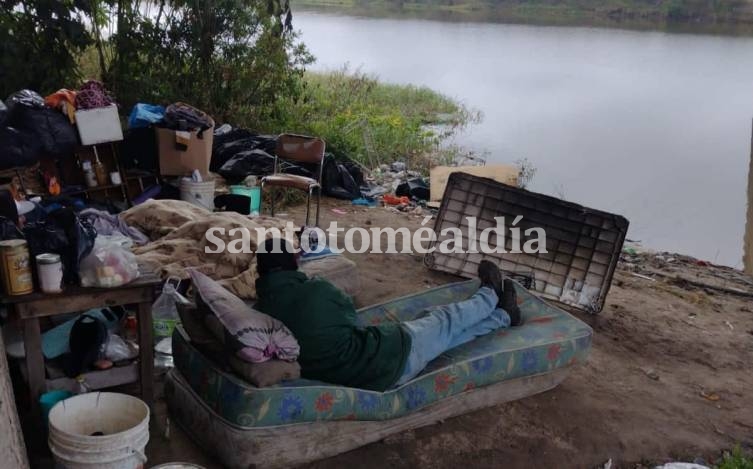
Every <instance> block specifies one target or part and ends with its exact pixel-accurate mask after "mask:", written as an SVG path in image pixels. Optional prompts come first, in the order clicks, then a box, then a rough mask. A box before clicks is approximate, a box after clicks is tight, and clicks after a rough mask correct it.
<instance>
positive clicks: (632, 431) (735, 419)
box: [149, 200, 753, 469]
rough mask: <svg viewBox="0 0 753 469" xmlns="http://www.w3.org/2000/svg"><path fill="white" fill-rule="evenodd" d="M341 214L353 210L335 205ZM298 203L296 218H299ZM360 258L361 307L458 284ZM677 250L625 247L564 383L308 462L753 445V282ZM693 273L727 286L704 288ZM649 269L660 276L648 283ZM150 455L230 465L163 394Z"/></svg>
mask: <svg viewBox="0 0 753 469" xmlns="http://www.w3.org/2000/svg"><path fill="white" fill-rule="evenodd" d="M333 208H334V209H336V210H337V211H341V212H345V213H336V212H334V211H333ZM301 213H302V210H301V208H299V207H296V208H295V209H292V210H289V214H290V215H289V216H291V217H293V218H294V219H295V220H296V221H299V222H300V221H301V219H302V216H301ZM421 219H422V217H421V216H418V215H409V214H403V213H393V212H392V211H390V210H388V209H384V208H362V207H352V206H351V205H350V204H348V203H344V202H336V201H329V200H328V201H325V202H323V206H322V222H323V223H322V224H323V225H324V226H326V225H328V224H329V222H330V221H333V220H337V221H338V222H339V223H340V225H341V226H343V227H345V228H347V227H348V226H362V227H365V228H369V227H370V226H374V227H386V226H393V227H398V226H406V227H408V228H411V229H416V228H418V227H419V225H420V222H421ZM348 257H349V258H351V259H352V260H353V261H355V262H356V263H357V264H358V267H359V274H360V278H361V292H360V293H359V294H358V295H357V297H356V301H357V303H358V304H359V305H368V304H372V303H377V302H383V301H385V300H388V299H390V298H393V297H397V296H401V295H404V294H407V293H411V292H415V291H418V290H421V289H425V288H430V287H433V286H437V285H441V284H444V283H447V282H451V281H455V280H457V278H456V277H452V276H449V275H442V274H438V273H435V272H431V271H428V270H427V269H426V268H425V267H424V266H423V264H422V262H421V261H422V259H421V257H420V256H417V255H416V256H413V255H408V254H394V255H387V254H381V255H373V254H361V255H352V254H349V255H348ZM700 264H701V265H699V263H698V262H697V261H696V260H695V259H692V258H687V257H684V256H677V255H668V254H661V255H655V254H642V253H640V252H639V253H636V254H635V255H629V254H628V255H625V256H624V259H623V261H621V262H620V265H619V267H618V271H617V272H616V274H615V277H614V282H613V284H612V288H611V290H610V293H609V296H608V298H607V301H606V306H605V308H604V310H603V311H602V312H601V314H599V315H597V316H590V315H587V314H582V313H574V314H575V315H576V316H578V317H579V318H580V319H582V320H583V321H585V322H587V323H588V324H590V325H591V326H592V327H593V329H594V342H593V350H592V353H591V355H590V358H589V359H588V362H587V363H586V364H585V365H584V366H580V367H578V368H576V369H574V370H573V371H572V374H571V375H570V376H569V378H567V379H566V380H565V381H564V382H563V383H562V384H561V385H560V386H559V387H557V388H555V389H554V390H551V391H549V392H546V393H543V394H539V395H536V396H532V397H529V398H526V399H522V400H520V401H517V402H513V403H508V404H504V405H500V406H497V407H493V408H489V409H485V410H481V411H478V412H474V413H471V414H467V415H464V416H460V417H456V418H453V419H448V420H446V421H444V422H443V423H441V424H437V425H433V426H429V427H424V428H421V429H418V430H415V431H411V432H407V433H405V434H402V435H399V436H396V437H391V438H388V439H387V440H384V441H382V442H379V443H375V444H371V445H368V446H365V447H363V448H360V449H356V450H354V451H351V452H349V453H346V454H342V455H339V456H336V457H333V458H329V459H326V460H322V461H318V462H316V463H313V464H310V465H309V467H311V468H316V469H329V468H339V467H354V466H358V467H361V468H380V469H381V468H382V467H384V466H385V464H389V465H390V466H392V467H406V468H407V467H432V468H456V467H460V466H462V465H467V464H472V465H473V467H480V468H487V467H488V468H491V467H495V468H496V467H505V468H530V467H541V468H593V467H602V466H603V465H604V463H605V462H606V461H608V460H609V459H612V460H613V463H614V465H613V466H612V467H613V468H614V467H616V468H635V467H653V465H654V464H656V463H662V462H666V461H670V460H678V459H680V460H685V461H691V462H692V461H693V460H696V459H698V458H700V459H703V460H705V461H707V462H709V463H712V462H713V461H715V460H717V459H718V458H719V456H720V454H721V451H722V450H724V449H729V448H732V447H733V446H735V445H736V444H740V445H741V446H742V447H743V449H744V450H746V451H748V452H750V451H751V450H753V298H752V297H744V296H739V295H734V294H729V293H722V290H721V289H723V288H727V289H737V290H745V291H748V292H753V280H749V279H746V278H744V277H742V275H741V274H739V273H737V272H735V271H732V270H731V269H726V268H718V267H715V266H710V265H703V264H704V263H703V262H701V263H700ZM678 275H679V276H681V277H683V278H685V279H687V280H690V281H691V282H694V281H697V282H702V283H709V284H712V285H716V286H717V287H718V288H703V287H698V286H696V285H694V284H692V283H689V282H687V281H682V280H680V281H678V280H675V279H674V278H673V277H675V276H678ZM645 277H651V278H645ZM160 410H161V411H160V412H159V413H158V415H157V416H156V417H157V418H156V427H155V428H153V431H152V435H153V436H152V439H151V441H150V445H149V456H150V461H149V463H150V464H158V463H161V462H165V461H171V460H172V461H176V460H178V461H192V462H195V463H197V464H201V465H203V466H205V467H207V468H215V467H220V466H218V465H217V462H216V459H215V458H213V457H212V456H209V455H206V454H203V453H202V452H201V450H199V449H198V448H196V447H195V446H194V445H193V444H192V443H191V442H190V441H189V440H187V437H186V435H185V433H183V432H182V431H181V430H180V429H178V428H176V427H175V426H173V427H172V428H171V429H170V438H169V439H165V438H164V436H162V435H161V433H162V432H163V430H164V422H165V411H164V403H161V405H160Z"/></svg>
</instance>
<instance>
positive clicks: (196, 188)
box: [180, 178, 214, 211]
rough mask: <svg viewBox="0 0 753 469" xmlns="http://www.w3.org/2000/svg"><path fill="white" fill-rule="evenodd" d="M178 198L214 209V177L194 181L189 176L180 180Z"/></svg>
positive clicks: (210, 209)
mask: <svg viewBox="0 0 753 469" xmlns="http://www.w3.org/2000/svg"><path fill="white" fill-rule="evenodd" d="M180 200H183V201H185V202H188V203H191V204H193V205H198V206H199V207H203V208H205V209H207V210H209V211H212V210H214V179H210V180H208V181H201V182H196V181H194V180H192V179H190V178H182V179H181V180H180Z"/></svg>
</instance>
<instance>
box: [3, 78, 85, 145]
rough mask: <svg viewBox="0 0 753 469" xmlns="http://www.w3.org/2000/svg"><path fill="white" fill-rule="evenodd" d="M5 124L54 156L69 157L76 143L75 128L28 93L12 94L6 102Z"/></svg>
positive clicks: (38, 97) (31, 92)
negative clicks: (28, 135) (31, 136)
mask: <svg viewBox="0 0 753 469" xmlns="http://www.w3.org/2000/svg"><path fill="white" fill-rule="evenodd" d="M6 105H7V106H8V118H7V121H6V122H5V124H6V125H8V126H12V127H15V128H16V129H18V130H19V131H21V132H24V133H30V134H33V135H34V136H35V137H36V139H37V141H38V143H39V145H40V146H41V149H42V150H43V151H44V152H46V153H48V154H50V155H55V156H61V155H66V154H69V153H71V152H72V151H73V148H74V147H75V146H76V145H77V144H78V134H77V132H76V128H75V127H74V126H73V125H72V124H71V123H70V122H69V121H68V118H67V117H65V116H64V115H63V114H62V113H60V112H59V111H56V110H55V109H51V108H49V107H47V106H45V105H44V99H42V97H41V96H39V94H37V93H36V92H34V91H30V90H21V91H17V92H16V93H13V94H12V95H10V96H9V97H8V100H7V101H6Z"/></svg>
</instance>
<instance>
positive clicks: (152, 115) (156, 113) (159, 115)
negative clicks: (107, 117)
mask: <svg viewBox="0 0 753 469" xmlns="http://www.w3.org/2000/svg"><path fill="white" fill-rule="evenodd" d="M164 117H165V107H164V106H160V105H158V104H146V103H136V105H135V106H133V109H132V110H131V115H130V116H128V128H129V129H138V128H144V127H150V126H151V125H152V124H156V123H158V122H161V121H162V119H163V118H164Z"/></svg>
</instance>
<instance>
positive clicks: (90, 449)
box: [48, 392, 149, 469]
mask: <svg viewBox="0 0 753 469" xmlns="http://www.w3.org/2000/svg"><path fill="white" fill-rule="evenodd" d="M49 425H50V437H49V440H48V443H49V445H50V450H51V451H52V454H53V456H54V457H55V461H56V462H57V463H58V465H60V466H62V467H64V468H66V469H95V468H96V469H140V468H142V467H144V464H145V463H146V456H145V455H144V450H145V448H146V444H147V443H148V442H149V407H148V406H147V405H146V404H145V403H144V401H142V400H141V399H139V398H136V397H133V396H129V395H127V394H119V393H114V392H91V393H87V394H80V395H78V396H74V397H71V398H68V399H65V400H63V401H60V402H58V403H57V404H55V407H53V408H52V410H51V411H50V417H49Z"/></svg>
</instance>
